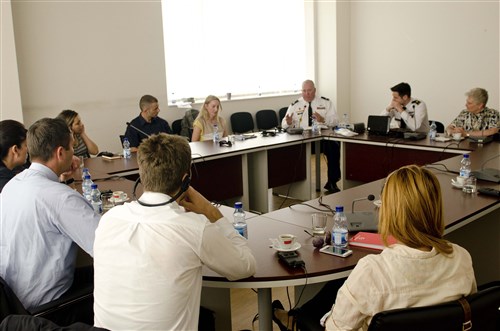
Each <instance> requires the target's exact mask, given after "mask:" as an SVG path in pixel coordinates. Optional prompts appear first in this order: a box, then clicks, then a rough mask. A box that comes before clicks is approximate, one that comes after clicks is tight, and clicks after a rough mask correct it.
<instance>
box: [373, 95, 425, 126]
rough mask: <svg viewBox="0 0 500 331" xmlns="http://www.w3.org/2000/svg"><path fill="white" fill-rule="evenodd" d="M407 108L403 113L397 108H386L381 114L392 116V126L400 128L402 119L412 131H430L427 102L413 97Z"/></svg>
mask: <svg viewBox="0 0 500 331" xmlns="http://www.w3.org/2000/svg"><path fill="white" fill-rule="evenodd" d="M405 108H406V110H405V111H403V112H402V113H400V112H398V111H397V110H395V109H391V110H389V111H387V109H384V110H383V111H382V113H381V115H386V116H389V117H391V119H392V120H391V128H399V127H400V125H401V121H404V122H405V124H406V127H407V128H408V129H410V130H411V131H416V132H425V133H427V132H429V128H430V126H429V118H428V117H427V106H426V105H425V102H423V101H421V100H417V99H414V98H411V99H410V102H408V104H407V105H406V106H405Z"/></svg>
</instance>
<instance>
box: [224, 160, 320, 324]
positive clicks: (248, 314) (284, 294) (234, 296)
mask: <svg viewBox="0 0 500 331" xmlns="http://www.w3.org/2000/svg"><path fill="white" fill-rule="evenodd" d="M311 159H312V161H311V169H315V165H316V159H315V157H312V158H311ZM326 169H327V164H326V161H325V158H324V156H323V155H321V183H322V185H323V184H324V183H325V182H326V178H327V175H326ZM315 183H316V173H315V171H312V178H311V185H312V186H313V191H314V190H315V188H314V184H315ZM321 193H322V192H318V193H317V196H319V195H320V194H321ZM296 202H299V201H297V200H293V199H287V198H284V197H281V196H273V205H274V208H275V209H277V208H279V207H280V206H281V208H286V207H288V206H289V205H291V204H293V203H296ZM272 293H273V295H272V298H273V300H280V301H281V303H282V304H283V306H284V307H285V309H287V310H288V309H289V308H290V303H291V304H293V303H294V302H295V300H294V289H293V287H288V288H286V287H277V288H273V290H272ZM289 298H290V299H289ZM257 311H258V309H257V292H256V291H255V290H254V289H231V312H232V315H231V319H232V330H258V329H259V321H258V316H257ZM254 319H255V321H254ZM252 321H254V322H253V323H252ZM273 330H275V331H279V328H278V326H277V325H276V323H273Z"/></svg>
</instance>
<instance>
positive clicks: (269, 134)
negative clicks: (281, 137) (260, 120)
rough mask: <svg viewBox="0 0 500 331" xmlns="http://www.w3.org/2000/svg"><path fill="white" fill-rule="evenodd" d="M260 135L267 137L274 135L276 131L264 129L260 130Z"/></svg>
mask: <svg viewBox="0 0 500 331" xmlns="http://www.w3.org/2000/svg"><path fill="white" fill-rule="evenodd" d="M262 136H263V137H267V136H271V137H274V136H276V132H274V131H266V130H264V131H262Z"/></svg>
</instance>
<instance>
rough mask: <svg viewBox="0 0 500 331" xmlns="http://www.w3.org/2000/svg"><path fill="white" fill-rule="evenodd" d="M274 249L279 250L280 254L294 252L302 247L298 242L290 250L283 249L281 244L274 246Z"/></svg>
mask: <svg viewBox="0 0 500 331" xmlns="http://www.w3.org/2000/svg"><path fill="white" fill-rule="evenodd" d="M272 247H273V248H274V249H275V250H277V251H278V252H293V251H296V250H298V249H299V248H300V247H302V245H301V244H300V243H298V242H296V243H295V244H293V245H292V247H290V248H282V247H281V246H279V244H273V246H272Z"/></svg>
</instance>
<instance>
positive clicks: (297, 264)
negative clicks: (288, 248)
mask: <svg viewBox="0 0 500 331" xmlns="http://www.w3.org/2000/svg"><path fill="white" fill-rule="evenodd" d="M278 257H279V259H280V261H282V262H283V263H285V264H286V265H287V266H289V267H292V268H301V267H303V266H305V265H306V264H305V263H304V261H302V259H301V258H300V257H299V254H298V253H297V252H295V251H293V252H278Z"/></svg>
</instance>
